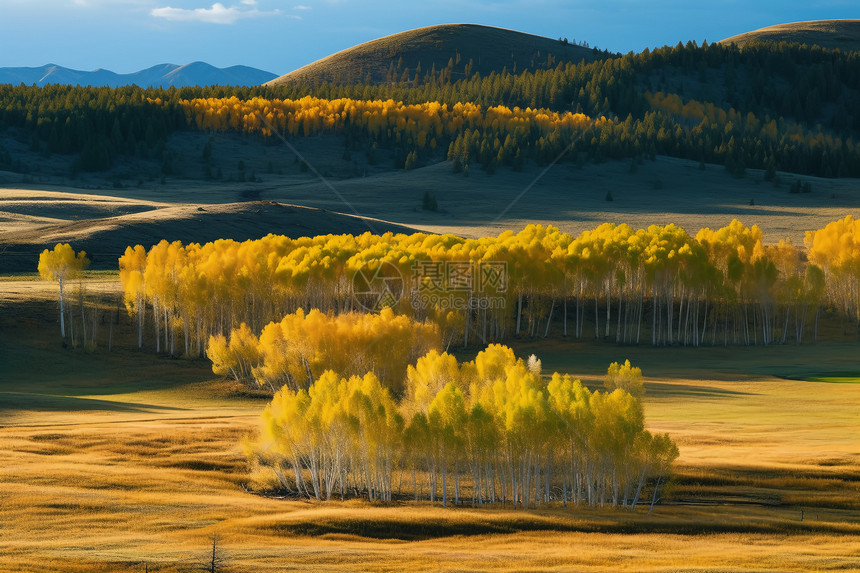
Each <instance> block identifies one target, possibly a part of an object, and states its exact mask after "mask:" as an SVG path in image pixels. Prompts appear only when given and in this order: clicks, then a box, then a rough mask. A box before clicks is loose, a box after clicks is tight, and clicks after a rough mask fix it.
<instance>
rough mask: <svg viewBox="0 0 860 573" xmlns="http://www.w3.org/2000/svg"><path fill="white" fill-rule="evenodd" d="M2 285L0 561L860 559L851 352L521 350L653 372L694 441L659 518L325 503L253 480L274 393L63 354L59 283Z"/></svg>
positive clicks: (148, 359)
mask: <svg viewBox="0 0 860 573" xmlns="http://www.w3.org/2000/svg"><path fill="white" fill-rule="evenodd" d="M95 280H99V278H96V279H95ZM2 284H3V289H0V290H2V291H3V294H4V295H3V296H2V297H0V362H2V364H3V365H4V369H3V373H2V375H0V459H2V460H3V465H2V468H0V570H3V571H134V570H137V571H143V570H145V569H146V568H147V567H148V568H149V571H188V570H192V569H194V568H195V567H198V566H199V565H200V563H201V562H202V561H203V559H204V557H205V555H206V552H207V546H209V547H211V537H212V536H213V535H217V537H218V544H219V547H220V551H221V554H222V555H223V557H224V558H225V559H226V562H227V563H228V564H229V565H230V566H231V569H230V570H233V571H251V570H262V571H276V570H277V571H294V570H295V571H297V570H303V571H355V570H368V571H401V570H439V571H482V570H493V571H569V570H577V571H603V570H617V571H678V570H684V571H713V570H719V571H742V570H756V571H810V570H821V571H827V570H833V571H835V570H843V571H844V570H852V569H856V568H857V567H858V563H860V449H858V447H857V446H858V442H857V436H858V430H860V383H858V377H860V364H858V361H857V358H856V356H857V352H856V344H857V342H856V341H841V342H832V343H826V344H825V343H822V344H819V345H816V346H804V347H800V348H797V347H771V348H750V349H737V348H733V349H722V348H700V349H695V350H693V349H689V350H688V349H651V348H644V347H642V348H640V347H629V348H622V347H618V346H616V345H613V344H596V343H590V342H578V343H575V342H572V341H566V340H554V341H538V342H523V343H520V344H518V345H517V347H516V349H517V352H518V353H519V354H528V353H531V352H535V353H537V354H538V355H539V356H540V357H541V358H542V359H543V362H544V367H545V369H546V370H550V371H552V370H563V371H568V372H571V373H573V374H575V375H578V376H581V377H582V378H583V379H584V380H585V381H587V382H594V383H596V382H597V381H598V380H599V379H600V376H601V373H602V372H603V371H605V368H606V364H608V363H609V362H611V361H613V360H618V359H623V358H625V357H629V358H630V359H631V360H632V361H633V362H634V363H635V364H637V365H640V366H642V368H643V371H644V372H645V374H646V377H647V379H648V384H647V396H646V417H647V420H648V426H649V429H651V430H654V431H659V432H663V431H667V432H669V433H670V434H671V435H672V437H673V438H674V439H675V440H676V441H677V442H678V444H679V447H680V450H681V457H680V459H679V461H678V464H677V465H678V467H677V471H676V478H675V479H674V480H673V482H672V483H671V484H670V487H669V490H668V492H667V496H666V498H665V499H664V501H663V503H661V504H659V505H657V506H656V507H655V509H654V512H653V513H652V514H650V515H649V514H648V513H647V507H645V508H642V507H640V509H639V510H637V511H636V512H635V513H634V512H630V511H628V510H620V509H619V510H613V509H609V508H606V509H603V510H586V509H583V508H562V507H560V506H558V505H552V504H550V505H546V506H542V507H541V508H540V509H537V510H529V511H523V510H516V511H514V510H511V509H510V508H502V507H496V508H470V507H458V508H454V507H450V508H442V507H439V506H438V505H430V504H429V503H418V504H416V503H412V502H408V501H406V500H401V501H398V502H396V503H395V504H393V505H392V506H384V505H371V504H368V503H366V502H362V501H358V500H352V501H346V502H331V503H312V502H307V501H301V500H294V499H278V498H274V497H265V496H262V495H255V494H253V493H250V492H248V491H246V489H245V487H247V485H248V484H249V482H250V479H251V476H250V475H249V472H248V469H247V467H246V464H245V460H244V456H243V454H242V450H241V445H240V441H241V439H242V437H243V436H245V435H247V434H248V433H250V432H253V431H254V428H255V425H256V420H257V418H258V414H259V412H260V410H261V409H262V407H263V405H264V403H265V399H263V398H259V397H254V396H253V395H252V394H253V393H250V392H246V391H243V390H241V389H239V388H235V387H232V386H231V385H230V384H228V383H225V382H222V381H219V380H216V379H214V378H213V376H212V375H211V373H210V372H209V370H208V366H207V364H206V363H205V362H204V361H186V360H169V359H166V358H161V357H157V356H153V355H150V354H146V353H138V352H136V351H134V350H133V341H132V340H131V339H130V338H129V336H130V335H129V334H126V335H125V338H123V337H118V339H117V341H116V342H115V347H114V351H113V352H111V353H109V354H108V353H106V352H105V351H104V350H101V351H99V352H98V353H97V354H85V353H80V352H72V351H68V350H64V349H62V347H61V346H60V344H59V341H58V340H57V339H56V338H55V336H56V333H55V332H54V330H55V328H54V327H55V326H56V325H55V324H54V322H55V321H56V318H55V317H54V313H55V309H54V304H53V303H52V302H50V295H51V293H52V291H51V290H50V287H49V286H47V284H43V287H42V289H39V288H38V287H37V286H36V285H37V284H38V283H35V284H34V283H29V284H30V288H23V289H22V290H20V291H19V290H17V289H19V288H21V285H24V286H27V285H28V281H7V282H4V283H2ZM7 287H8V288H7ZM15 293H17V294H15ZM39 293H41V297H39V296H37V295H38V294H39ZM127 323H128V319H127V318H125V317H123V318H122V319H121V326H123V325H125V327H126V328H128V324H127ZM816 378H822V379H823V381H808V380H809V379H816ZM837 382H841V383H837ZM404 479H409V477H405V478H404ZM396 480H397V477H396V476H395V484H396V483H397V482H396ZM801 511H802V512H803V518H802V520H801Z"/></svg>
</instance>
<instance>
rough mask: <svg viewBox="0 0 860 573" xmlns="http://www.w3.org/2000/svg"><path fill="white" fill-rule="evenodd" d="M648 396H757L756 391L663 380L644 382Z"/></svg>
mask: <svg viewBox="0 0 860 573" xmlns="http://www.w3.org/2000/svg"><path fill="white" fill-rule="evenodd" d="M645 388H646V392H647V395H648V397H650V398H683V397H686V398H740V397H741V396H757V395H758V394H757V393H756V392H740V391H738V390H726V389H724V388H715V387H713V386H694V385H692V384H667V383H664V382H651V381H648V382H646V383H645Z"/></svg>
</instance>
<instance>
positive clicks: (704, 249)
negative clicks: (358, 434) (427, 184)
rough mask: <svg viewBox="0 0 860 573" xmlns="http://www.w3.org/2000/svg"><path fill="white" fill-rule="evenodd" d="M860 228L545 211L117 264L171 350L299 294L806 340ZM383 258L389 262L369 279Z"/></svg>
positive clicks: (494, 319)
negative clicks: (541, 221) (527, 221)
mask: <svg viewBox="0 0 860 573" xmlns="http://www.w3.org/2000/svg"><path fill="white" fill-rule="evenodd" d="M857 237H860V231H858V223H857V222H856V221H854V219H853V218H852V217H850V216H848V217H846V218H845V219H843V220H840V221H835V222H833V223H830V224H829V225H827V226H826V227H825V228H824V229H820V230H816V231H811V232H809V233H807V236H806V240H805V243H806V246H807V249H808V251H807V252H803V251H802V250H801V249H799V248H798V247H796V246H794V245H792V244H791V243H790V242H788V241H780V242H779V243H777V244H771V245H766V244H764V242H763V239H762V232H761V230H760V229H759V228H758V227H757V226H755V225H753V226H752V227H746V226H745V225H743V224H742V223H740V222H739V221H736V220H735V221H732V223H731V224H729V225H727V226H726V227H723V228H720V229H717V230H711V229H709V228H705V229H701V230H700V231H699V232H698V233H697V234H696V235H695V237H693V236H690V235H689V234H687V232H686V231H684V230H683V229H681V228H680V227H677V226H675V225H672V224H669V225H665V226H657V225H652V226H650V227H648V228H647V229H633V228H631V227H630V226H629V225H626V224H620V225H616V224H613V223H604V224H601V225H599V226H597V227H596V228H594V229H591V230H588V231H584V232H582V233H580V234H579V235H577V236H574V235H571V234H568V233H562V232H561V231H559V230H558V229H557V228H555V227H551V226H550V227H544V226H541V225H529V226H527V227H526V228H524V229H523V230H522V231H520V232H519V233H514V232H512V231H507V232H504V233H502V234H500V235H498V236H496V237H485V238H480V239H464V238H460V237H456V236H453V235H428V234H423V233H417V234H413V235H404V234H392V233H386V234H384V235H373V234H370V233H365V234H363V235H358V236H353V235H324V236H317V237H301V238H298V239H290V238H287V237H284V236H276V235H269V236H266V237H264V238H262V239H259V240H252V241H245V242H237V241H232V240H219V241H215V242H213V243H207V244H204V245H199V244H190V245H183V244H181V243H180V242H173V243H168V242H167V241H162V242H160V243H159V244H157V245H155V246H153V247H151V248H150V249H149V250H148V251H147V250H146V249H145V248H144V247H142V246H141V245H137V246H135V247H129V248H128V249H126V252H125V254H124V255H123V256H122V257H121V258H120V260H119V266H120V279H121V282H122V286H123V290H124V298H125V302H126V306H127V308H128V310H129V312H130V313H131V314H132V315H133V316H134V317H135V323H136V329H137V334H138V345H139V346H143V344H144V340H146V341H147V345H154V347H155V350H156V352H162V351H163V352H167V353H170V354H171V355H179V354H184V355H188V356H197V355H201V354H203V353H204V352H205V349H206V346H207V343H208V342H209V340H210V337H212V336H219V335H220V336H223V337H224V340H223V342H219V344H222V345H223V344H227V346H229V345H230V344H231V339H232V337H233V336H234V334H231V333H237V332H239V331H240V330H241V329H240V325H242V324H245V325H247V328H248V329H249V332H250V333H253V335H254V336H257V337H259V336H261V334H262V333H263V327H264V326H266V325H267V324H269V323H270V322H280V321H282V320H283V319H284V317H286V316H288V315H290V314H293V313H295V312H296V311H297V310H298V309H300V308H301V309H305V310H306V312H308V313H310V312H313V311H312V310H310V309H317V310H319V311H320V312H321V313H322V314H325V315H340V314H344V313H350V312H363V311H366V310H368V309H371V310H374V309H373V308H371V306H372V305H371V304H370V302H377V303H381V306H382V307H387V308H390V309H391V311H392V312H393V313H394V314H395V315H398V316H400V315H402V316H405V317H407V318H409V319H412V320H414V321H416V322H419V323H423V322H425V321H430V322H432V323H434V324H435V325H436V327H437V328H438V332H439V336H440V337H441V344H442V347H444V348H449V347H450V345H452V344H462V345H464V346H470V345H475V344H480V345H483V344H486V343H488V342H491V341H504V340H506V339H509V338H510V337H512V336H516V337H527V338H537V337H546V336H550V335H564V336H574V337H576V338H593V339H597V340H607V341H614V342H617V343H621V344H640V343H650V344H652V345H656V346H662V345H688V346H700V345H757V344H763V345H769V344H774V343H778V344H785V343H796V344H800V343H803V342H808V341H812V340H813V339H815V338H817V336H818V323H819V317H820V316H821V314H822V309H825V308H830V309H833V310H835V311H836V313H837V314H838V315H840V316H842V317H844V318H846V319H850V320H856V319H858V308H860V287H858V281H860V278H858V277H860V264H858V261H860V248H858V242H860V241H858V238H857ZM488 269H489V270H492V271H493V273H490V274H488V273H486V272H485V271H487V270H488ZM382 270H387V271H388V272H389V274H391V276H389V277H387V278H384V279H379V278H377V279H374V277H376V275H377V274H378V273H379V272H381V271H382ZM357 277H358V278H362V280H357ZM487 277H489V279H491V280H487ZM392 280H394V282H396V283H397V285H395V286H396V288H395V289H394V290H391V288H390V287H391V284H392V283H391V281H392ZM359 283H360V284H359ZM375 310H379V308H376V309H375ZM307 317H310V314H308V315H307ZM145 333H147V335H146V336H144V334H145ZM235 335H236V336H238V337H239V338H241V337H242V336H245V334H241V333H240V334H235ZM218 340H219V341H221V339H220V338H219V339H218ZM237 340H238V339H237ZM233 344H240V342H236V343H233ZM242 376H245V375H244V374H243V375H241V376H237V377H242ZM384 377H385V376H383V378H384Z"/></svg>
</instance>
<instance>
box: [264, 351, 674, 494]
mask: <svg viewBox="0 0 860 573" xmlns="http://www.w3.org/2000/svg"><path fill="white" fill-rule="evenodd" d="M625 377H630V378H633V379H637V378H638V380H639V383H640V384H641V372H639V371H638V369H635V368H633V367H631V365H630V363H629V362H626V363H625V364H623V365H618V364H613V365H612V366H610V375H609V376H608V377H607V384H608V385H616V384H618V383H619V381H620V380H621V379H622V378H625ZM610 378H611V381H610ZM635 383H636V382H633V384H634V385H635ZM247 453H248V456H249V458H250V459H251V461H252V463H253V464H255V465H256V466H258V467H262V468H266V469H268V470H271V471H272V472H274V475H275V476H276V477H277V480H278V483H279V485H280V487H281V488H283V489H285V490H287V491H290V492H292V493H293V494H295V495H299V496H306V497H310V498H314V499H318V500H328V499H332V498H339V499H345V498H347V497H361V496H364V497H367V498H368V499H370V500H381V501H391V500H392V499H393V498H394V497H395V496H399V497H412V498H414V499H415V500H416V501H418V500H421V499H425V500H429V501H431V502H439V503H441V504H442V505H447V504H449V503H454V504H461V503H469V504H473V505H483V504H494V503H495V504H498V503H502V504H511V505H512V506H513V507H519V508H529V507H537V506H538V505H541V504H546V503H551V502H555V503H558V502H560V503H562V504H564V505H565V506H566V505H567V504H568V503H573V504H582V505H588V506H603V505H607V504H611V505H613V506H625V507H631V508H634V509H635V507H636V505H637V504H638V503H639V501H640V499H642V495H643V492H645V491H646V489H647V490H649V493H650V495H651V499H652V503H653V500H654V499H656V498H657V497H658V495H659V488H660V486H661V484H662V483H663V482H664V481H665V479H666V478H667V476H668V473H669V470H670V466H671V464H672V462H673V461H674V460H675V458H676V457H677V456H678V449H677V446H676V445H675V444H674V442H672V440H671V439H670V438H669V437H668V435H655V434H652V433H651V432H649V431H648V430H646V429H645V427H644V416H643V411H642V404H641V401H640V398H638V397H636V396H633V395H631V394H630V393H629V392H627V391H626V390H624V389H622V388H620V387H619V388H616V389H614V390H612V391H610V390H606V391H600V390H596V391H591V390H589V389H588V388H587V387H586V386H585V385H583V384H582V383H581V382H580V381H579V380H577V379H574V378H572V377H571V376H570V375H567V374H559V373H554V374H552V375H551V376H549V377H545V376H543V374H542V372H541V364H540V360H538V359H537V358H535V357H534V355H532V356H531V357H530V358H529V359H528V360H523V359H522V358H517V357H516V356H515V355H514V353H513V351H512V350H511V349H510V348H508V347H505V346H502V345H496V344H493V345H490V346H488V347H487V348H486V349H485V350H483V351H482V352H480V353H478V355H477V356H476V357H475V359H474V360H473V361H469V362H463V363H460V362H458V361H457V359H456V358H455V357H454V356H452V355H450V354H447V353H444V352H442V353H440V352H438V351H435V350H434V351H430V352H428V353H427V354H426V355H424V356H422V357H421V358H419V359H418V360H417V362H416V363H415V364H414V365H410V366H409V367H408V370H407V374H406V383H405V392H404V394H403V395H402V397H401V398H400V399H399V400H398V399H397V398H395V397H394V396H393V395H392V394H391V393H390V392H389V391H388V389H387V388H386V387H385V386H384V385H383V384H381V383H380V381H379V379H378V378H377V377H376V376H375V375H374V374H373V373H367V374H366V375H364V376H361V375H352V376H342V375H340V374H337V373H336V372H334V371H332V370H327V371H325V372H324V373H323V375H322V376H320V377H319V378H318V379H316V380H315V381H314V382H313V383H312V384H311V385H310V387H308V388H307V389H306V390H305V389H302V390H299V391H294V390H291V389H290V388H289V387H284V388H282V389H281V390H280V391H279V392H278V393H277V394H276V395H275V397H274V399H273V400H272V402H271V403H270V404H269V405H268V406H267V407H266V409H265V411H264V412H263V414H262V425H261V431H260V435H259V438H258V439H257V440H255V441H253V442H249V443H248V444H247Z"/></svg>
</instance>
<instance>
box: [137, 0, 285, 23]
mask: <svg viewBox="0 0 860 573" xmlns="http://www.w3.org/2000/svg"><path fill="white" fill-rule="evenodd" d="M242 5H243V6H248V7H249V8H244V7H240V6H230V7H229V8H228V7H226V6H224V5H223V4H221V3H220V2H216V3H215V4H212V6H211V7H210V8H195V9H193V10H186V9H185V8H173V7H171V6H165V7H164V8H154V9H153V10H152V12H150V15H152V16H153V17H155V18H164V19H165V20H171V21H174V22H205V23H207V24H235V23H236V22H237V21H238V20H242V19H245V18H259V17H261V16H273V15H276V14H279V13H280V11H278V10H273V11H271V12H261V11H260V10H258V9H257V2H256V1H255V0H242Z"/></svg>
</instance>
